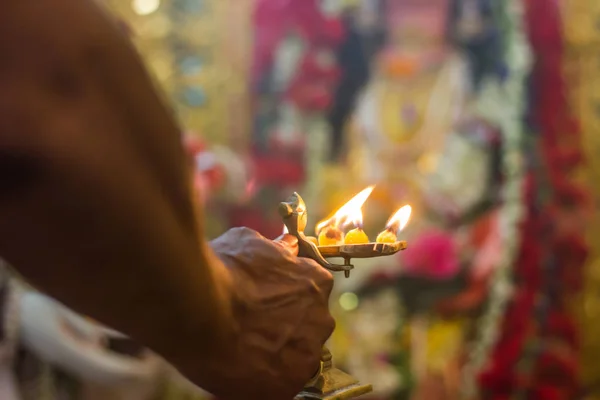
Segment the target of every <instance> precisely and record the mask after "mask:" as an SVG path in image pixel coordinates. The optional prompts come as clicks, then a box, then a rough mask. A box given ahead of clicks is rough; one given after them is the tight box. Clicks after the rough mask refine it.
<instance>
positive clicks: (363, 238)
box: [344, 223, 369, 244]
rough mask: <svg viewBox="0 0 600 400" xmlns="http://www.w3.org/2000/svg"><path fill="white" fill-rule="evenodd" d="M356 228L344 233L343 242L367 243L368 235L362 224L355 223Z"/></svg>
mask: <svg viewBox="0 0 600 400" xmlns="http://www.w3.org/2000/svg"><path fill="white" fill-rule="evenodd" d="M354 226H356V228H354V229H352V230H351V231H350V232H348V233H347V234H346V240H345V241H344V243H345V244H364V243H369V237H368V236H367V234H366V233H365V231H363V229H362V224H359V223H355V224H354Z"/></svg>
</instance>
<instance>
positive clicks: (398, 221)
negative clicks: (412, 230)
mask: <svg viewBox="0 0 600 400" xmlns="http://www.w3.org/2000/svg"><path fill="white" fill-rule="evenodd" d="M410 214H412V207H411V206H409V205H405V206H403V207H401V208H400V209H399V210H398V211H396V212H395V213H394V215H392V217H391V218H390V219H389V220H388V222H387V225H386V228H387V229H389V230H390V231H393V232H400V231H401V230H403V229H404V228H405V227H406V225H407V224H408V221H409V220H410Z"/></svg>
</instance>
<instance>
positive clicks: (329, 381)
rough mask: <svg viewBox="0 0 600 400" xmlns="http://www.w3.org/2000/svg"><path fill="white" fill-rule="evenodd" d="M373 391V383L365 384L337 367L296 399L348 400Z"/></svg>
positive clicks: (321, 376) (327, 371)
mask: <svg viewBox="0 0 600 400" xmlns="http://www.w3.org/2000/svg"><path fill="white" fill-rule="evenodd" d="M371 391H373V387H372V386H371V385H363V384H361V383H360V382H359V381H358V380H357V379H356V378H354V377H352V376H351V375H348V374H347V373H345V372H343V371H342V370H339V369H337V368H331V369H328V370H326V371H323V373H322V374H321V375H320V376H319V377H318V378H317V379H316V380H315V381H314V384H311V385H310V386H307V387H305V388H304V390H303V391H302V392H300V394H298V396H296V398H295V399H294V400H346V399H354V398H356V397H359V396H362V395H364V394H367V393H370V392H371Z"/></svg>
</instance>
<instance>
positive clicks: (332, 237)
mask: <svg viewBox="0 0 600 400" xmlns="http://www.w3.org/2000/svg"><path fill="white" fill-rule="evenodd" d="M342 244H344V232H342V230H341V229H340V228H338V227H337V224H336V223H335V220H332V221H331V223H330V224H329V225H327V226H325V227H323V228H322V229H321V231H320V232H319V246H339V245H342Z"/></svg>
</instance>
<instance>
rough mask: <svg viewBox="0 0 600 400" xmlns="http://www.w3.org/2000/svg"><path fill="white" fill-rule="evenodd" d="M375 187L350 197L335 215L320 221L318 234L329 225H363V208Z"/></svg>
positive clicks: (317, 229)
mask: <svg viewBox="0 0 600 400" xmlns="http://www.w3.org/2000/svg"><path fill="white" fill-rule="evenodd" d="M373 189H375V186H374V185H373V186H369V187H368V188H366V189H364V190H363V191H362V192H360V193H358V194H357V195H356V196H354V197H353V198H352V199H350V201H348V202H347V203H346V204H344V205H343V206H342V207H340V209H339V210H337V211H336V212H335V214H334V215H333V217H331V218H328V219H326V220H325V221H321V222H320V223H318V224H317V228H316V232H317V234H318V233H319V232H320V231H321V230H322V229H323V228H325V227H327V226H336V227H340V226H341V225H349V224H354V225H356V226H360V225H362V220H363V216H362V210H361V208H362V206H363V204H365V202H366V201H367V199H368V198H369V196H370V195H371V193H372V192H373Z"/></svg>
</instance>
